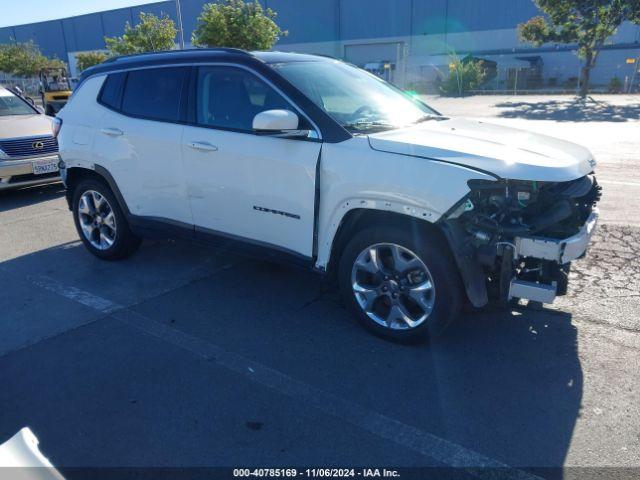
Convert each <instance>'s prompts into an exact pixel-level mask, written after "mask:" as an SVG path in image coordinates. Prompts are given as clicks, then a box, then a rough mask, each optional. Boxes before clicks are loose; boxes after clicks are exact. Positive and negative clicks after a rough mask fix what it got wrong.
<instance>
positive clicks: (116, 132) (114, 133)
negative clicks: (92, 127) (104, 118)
mask: <svg viewBox="0 0 640 480" xmlns="http://www.w3.org/2000/svg"><path fill="white" fill-rule="evenodd" d="M100 131H101V132H102V133H104V134H105V135H109V136H110V137H119V136H120V135H122V134H124V132H123V131H122V130H120V129H119V128H103V129H102V130H100Z"/></svg>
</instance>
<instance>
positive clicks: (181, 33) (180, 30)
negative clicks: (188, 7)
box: [176, 0, 184, 50]
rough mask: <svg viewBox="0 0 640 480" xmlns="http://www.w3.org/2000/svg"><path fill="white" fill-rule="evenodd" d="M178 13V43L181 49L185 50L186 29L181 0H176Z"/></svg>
mask: <svg viewBox="0 0 640 480" xmlns="http://www.w3.org/2000/svg"><path fill="white" fill-rule="evenodd" d="M176 14H177V15H178V35H179V37H178V43H179V45H180V50H184V29H183V28H182V9H181V8H180V0H176Z"/></svg>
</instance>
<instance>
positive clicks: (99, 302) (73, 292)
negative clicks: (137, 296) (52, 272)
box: [29, 275, 124, 313]
mask: <svg viewBox="0 0 640 480" xmlns="http://www.w3.org/2000/svg"><path fill="white" fill-rule="evenodd" d="M29 280H31V282H32V283H33V284H35V285H37V286H39V287H41V288H44V289H45V290H49V291H50V292H53V293H57V294H58V295H61V296H63V297H65V298H68V299H69V300H73V301H75V302H78V303H81V304H82V305H84V306H86V307H89V308H92V309H94V310H97V311H99V312H102V313H112V312H115V311H116V310H121V309H123V308H124V307H123V306H122V305H118V304H117V303H114V302H112V301H111V300H107V299H106V298H102V297H99V296H98V295H94V294H93V293H89V292H85V291H84V290H80V289H79V288H76V287H72V286H66V285H62V284H61V283H59V282H57V281H55V280H54V279H53V278H51V277H47V276H46V275H38V276H35V277H30V278H29Z"/></svg>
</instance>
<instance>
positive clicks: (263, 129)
mask: <svg viewBox="0 0 640 480" xmlns="http://www.w3.org/2000/svg"><path fill="white" fill-rule="evenodd" d="M299 123H300V119H299V118H298V115H296V114H295V113H293V112H292V111H290V110H265V111H264V112H260V113H259V114H257V115H256V116H255V117H254V118H253V130H254V131H255V132H256V133H262V134H265V135H272V136H275V137H285V138H286V137H307V136H309V131H308V130H299V129H298V124H299Z"/></svg>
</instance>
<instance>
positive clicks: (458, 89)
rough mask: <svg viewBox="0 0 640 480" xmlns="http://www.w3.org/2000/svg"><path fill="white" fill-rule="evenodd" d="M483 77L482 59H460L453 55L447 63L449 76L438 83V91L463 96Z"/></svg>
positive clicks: (479, 83) (484, 71)
mask: <svg viewBox="0 0 640 480" xmlns="http://www.w3.org/2000/svg"><path fill="white" fill-rule="evenodd" d="M485 78H486V69H485V66H484V62H483V61H482V60H478V59H474V58H468V59H465V60H460V58H458V57H457V56H454V57H452V59H451V62H450V63H449V76H448V77H447V78H446V79H445V80H444V81H443V82H442V83H441V84H440V92H441V93H442V94H443V95H447V96H463V95H464V94H465V93H467V92H468V91H470V90H475V89H477V88H478V87H480V85H481V84H482V82H484V80H485Z"/></svg>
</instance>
